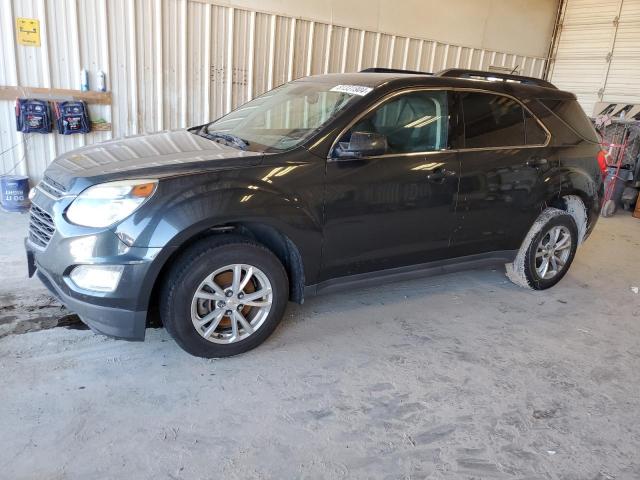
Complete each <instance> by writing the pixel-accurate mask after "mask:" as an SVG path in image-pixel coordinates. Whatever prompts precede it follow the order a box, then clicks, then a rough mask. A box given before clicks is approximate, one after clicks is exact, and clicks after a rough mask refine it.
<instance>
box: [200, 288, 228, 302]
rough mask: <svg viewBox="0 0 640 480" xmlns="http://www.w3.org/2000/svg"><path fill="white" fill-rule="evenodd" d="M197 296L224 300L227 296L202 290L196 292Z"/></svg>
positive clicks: (204, 298)
mask: <svg viewBox="0 0 640 480" xmlns="http://www.w3.org/2000/svg"><path fill="white" fill-rule="evenodd" d="M196 298H202V299H203V300H224V298H225V297H224V295H220V294H219V293H209V292H203V291H202V290H201V291H199V292H197V293H196Z"/></svg>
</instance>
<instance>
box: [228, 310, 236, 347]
mask: <svg viewBox="0 0 640 480" xmlns="http://www.w3.org/2000/svg"><path fill="white" fill-rule="evenodd" d="M237 339H238V319H237V318H236V316H235V314H233V315H231V338H230V339H229V340H231V341H232V342H234V341H235V340H237Z"/></svg>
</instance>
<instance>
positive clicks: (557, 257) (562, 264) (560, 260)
mask: <svg viewBox="0 0 640 480" xmlns="http://www.w3.org/2000/svg"><path fill="white" fill-rule="evenodd" d="M554 258H555V260H556V263H557V264H558V266H560V267H564V263H565V262H564V260H563V259H562V258H561V257H560V256H554Z"/></svg>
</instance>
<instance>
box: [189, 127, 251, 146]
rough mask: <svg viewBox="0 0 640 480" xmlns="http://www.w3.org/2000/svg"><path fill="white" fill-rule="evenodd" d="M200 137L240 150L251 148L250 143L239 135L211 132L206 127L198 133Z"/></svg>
mask: <svg viewBox="0 0 640 480" xmlns="http://www.w3.org/2000/svg"><path fill="white" fill-rule="evenodd" d="M198 135H200V136H202V137H205V138H208V139H209V140H213V141H214V142H217V143H222V144H223V145H228V146H229V147H235V148H238V149H240V150H246V149H247V148H249V142H248V141H246V140H244V139H242V138H240V137H238V136H237V135H233V134H232V133H222V132H209V131H208V130H207V126H206V125H205V126H203V127H202V128H201V129H200V130H199V131H198Z"/></svg>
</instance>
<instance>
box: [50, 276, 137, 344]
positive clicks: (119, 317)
mask: <svg viewBox="0 0 640 480" xmlns="http://www.w3.org/2000/svg"><path fill="white" fill-rule="evenodd" d="M37 275H38V278H39V279H40V281H41V282H42V283H43V284H44V285H45V287H47V288H48V289H49V291H50V292H51V293H52V294H53V296H55V297H56V298H57V299H58V300H60V302H61V303H62V304H63V305H64V306H65V307H67V308H68V309H69V310H71V311H72V312H75V313H76V314H78V316H79V317H80V320H82V322H83V323H85V324H86V325H88V326H89V327H90V328H91V329H92V330H93V331H95V332H97V333H101V334H103V335H108V336H110V337H115V338H121V339H123V340H137V341H142V340H144V334H145V327H146V322H147V311H146V310H142V311H131V310H123V309H120V308H114V307H106V306H104V305H95V304H92V303H88V302H83V301H81V300H78V299H77V298H73V297H71V296H69V295H67V294H66V293H64V292H63V291H62V290H61V289H60V288H58V287H57V286H56V284H55V283H54V282H53V280H52V279H51V277H49V275H48V274H47V273H46V272H45V271H43V270H42V269H38V270H37Z"/></svg>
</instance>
